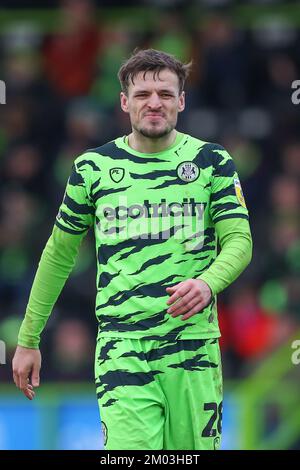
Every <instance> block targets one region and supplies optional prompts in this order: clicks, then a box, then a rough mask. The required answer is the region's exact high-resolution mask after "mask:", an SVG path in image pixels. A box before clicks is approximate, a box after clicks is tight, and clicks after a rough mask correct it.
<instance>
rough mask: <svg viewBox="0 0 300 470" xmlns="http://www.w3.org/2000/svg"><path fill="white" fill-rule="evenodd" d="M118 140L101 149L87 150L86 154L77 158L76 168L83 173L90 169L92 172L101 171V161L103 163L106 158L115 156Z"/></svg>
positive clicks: (75, 161) (106, 144) (102, 146)
mask: <svg viewBox="0 0 300 470" xmlns="http://www.w3.org/2000/svg"><path fill="white" fill-rule="evenodd" d="M118 140H119V139H115V140H112V141H110V142H107V143H105V144H104V145H101V146H100V147H95V148H91V149H87V150H86V151H85V152H84V153H82V154H81V155H79V156H77V157H76V158H75V160H74V166H75V167H76V168H77V169H78V170H81V171H82V170H85V171H87V170H89V169H90V170H92V171H101V161H102V162H103V159H105V157H111V156H113V154H114V152H115V151H116V149H117V145H116V142H117V141H118Z"/></svg>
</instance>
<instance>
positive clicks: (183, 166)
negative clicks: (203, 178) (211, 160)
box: [177, 162, 200, 183]
mask: <svg viewBox="0 0 300 470" xmlns="http://www.w3.org/2000/svg"><path fill="white" fill-rule="evenodd" d="M199 174H200V170H199V168H198V167H197V165H196V164H195V163H193V162H182V163H180V165H178V167H177V175H178V176H179V178H180V179H181V180H182V181H185V182H186V183H191V182H192V181H195V180H196V179H197V178H198V176H199Z"/></svg>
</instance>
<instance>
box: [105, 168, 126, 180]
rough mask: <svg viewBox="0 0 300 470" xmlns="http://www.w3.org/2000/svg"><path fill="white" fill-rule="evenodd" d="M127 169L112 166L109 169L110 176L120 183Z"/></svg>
mask: <svg viewBox="0 0 300 470" xmlns="http://www.w3.org/2000/svg"><path fill="white" fill-rule="evenodd" d="M124 175H125V170H124V168H111V169H110V170H109V176H110V177H111V179H112V180H113V181H114V182H115V183H120V181H122V179H123V178H124Z"/></svg>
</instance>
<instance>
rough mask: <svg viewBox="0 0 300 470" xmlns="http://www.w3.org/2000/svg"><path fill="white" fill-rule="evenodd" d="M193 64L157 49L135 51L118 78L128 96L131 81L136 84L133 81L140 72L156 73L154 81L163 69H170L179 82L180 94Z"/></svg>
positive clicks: (122, 67)
mask: <svg viewBox="0 0 300 470" xmlns="http://www.w3.org/2000/svg"><path fill="white" fill-rule="evenodd" d="M191 66H192V62H189V63H188V64H183V63H182V62H180V61H179V60H178V59H176V57H174V56H173V55H171V54H167V53H166V52H162V51H157V50H155V49H142V50H139V49H135V50H134V51H133V54H132V55H131V57H130V58H129V59H128V60H126V62H124V63H123V64H122V66H121V68H120V70H119V72H118V78H119V80H120V83H121V88H122V91H123V92H124V93H125V94H126V95H127V93H128V86H129V81H130V80H131V82H132V83H134V81H133V79H134V77H135V76H136V75H137V74H138V73H139V72H144V78H145V75H146V72H148V71H154V79H156V77H157V76H158V74H159V72H160V71H161V70H162V69H169V70H171V71H172V72H174V73H175V74H176V75H177V77H178V80H179V93H181V92H182V91H183V87H184V83H185V80H186V79H187V77H188V75H189V72H190V69H191Z"/></svg>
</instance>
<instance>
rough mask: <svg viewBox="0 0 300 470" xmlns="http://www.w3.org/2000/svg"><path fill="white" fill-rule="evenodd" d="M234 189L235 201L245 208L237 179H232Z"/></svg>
mask: <svg viewBox="0 0 300 470" xmlns="http://www.w3.org/2000/svg"><path fill="white" fill-rule="evenodd" d="M234 189H235V194H236V197H237V200H238V201H239V203H240V204H241V206H242V207H245V208H246V202H245V198H244V194H243V190H242V186H241V183H240V180H239V179H238V178H234Z"/></svg>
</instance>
